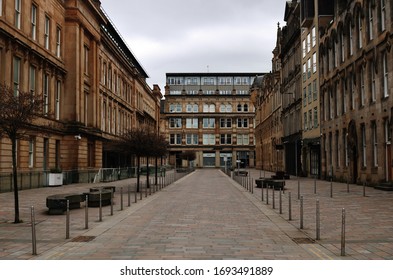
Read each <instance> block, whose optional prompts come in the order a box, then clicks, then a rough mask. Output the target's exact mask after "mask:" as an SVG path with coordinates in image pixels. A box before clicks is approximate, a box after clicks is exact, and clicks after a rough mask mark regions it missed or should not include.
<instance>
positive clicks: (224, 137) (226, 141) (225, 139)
mask: <svg viewBox="0 0 393 280" xmlns="http://www.w3.org/2000/svg"><path fill="white" fill-rule="evenodd" d="M220 144H221V145H231V144H232V135H231V134H221V135H220Z"/></svg>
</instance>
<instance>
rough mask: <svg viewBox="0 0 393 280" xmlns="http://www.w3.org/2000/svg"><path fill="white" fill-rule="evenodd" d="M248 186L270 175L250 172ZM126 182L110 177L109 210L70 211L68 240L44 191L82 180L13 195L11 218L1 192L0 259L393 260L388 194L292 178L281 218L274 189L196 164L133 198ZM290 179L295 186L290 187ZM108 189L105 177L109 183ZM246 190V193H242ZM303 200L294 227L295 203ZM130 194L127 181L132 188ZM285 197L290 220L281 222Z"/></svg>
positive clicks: (78, 188)
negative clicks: (17, 212) (16, 208)
mask: <svg viewBox="0 0 393 280" xmlns="http://www.w3.org/2000/svg"><path fill="white" fill-rule="evenodd" d="M249 171H250V172H249V173H250V178H249V181H247V182H251V181H253V180H254V179H253V178H258V177H259V176H261V175H262V176H263V175H265V176H270V173H268V172H266V173H264V172H260V171H258V170H249ZM134 182H135V179H131V180H125V181H122V182H116V183H115V185H116V186H117V191H116V194H115V206H114V211H113V215H111V213H110V206H106V207H104V208H103V218H102V221H99V219H98V209H97V208H89V229H85V210H84V209H75V210H71V215H70V220H71V225H70V239H65V237H66V231H65V221H66V216H65V215H60V216H53V215H52V216H49V215H47V213H46V212H47V208H46V206H45V198H46V196H47V195H50V194H55V193H64V192H67V193H68V192H84V191H87V190H88V188H89V187H90V186H91V185H71V186H63V187H58V188H45V189H35V190H27V191H21V192H20V197H21V218H22V219H23V220H24V223H22V224H18V225H15V224H13V223H10V222H8V221H12V220H13V194H12V193H5V194H0V259H44V260H48V259H55V260H62V259H64V260H65V259H67V260H80V259H89V260H102V259H105V260H106V259H121V260H126V259H138V260H145V259H153V260H158V259H168V260H170V259H186V260H190V259H197V260H202V259H214V260H220V259H272V260H285V259H291V260H299V259H310V260H312V259H393V215H392V213H393V212H392V211H393V193H389V192H383V191H378V190H375V189H373V188H368V187H367V188H366V196H363V194H364V193H363V187H362V186H355V185H349V190H350V191H349V193H348V192H347V185H346V184H338V183H334V184H333V188H332V189H333V192H332V194H333V195H332V197H331V185H330V182H325V181H316V186H317V188H316V193H314V180H311V179H307V178H301V179H300V180H299V181H298V180H297V179H296V178H291V179H290V180H287V181H286V190H285V193H284V194H283V195H282V196H281V197H282V200H281V201H282V207H281V210H282V211H281V212H282V213H281V214H280V207H279V205H280V204H279V192H275V193H274V194H275V196H274V198H275V209H273V192H272V191H271V190H270V192H269V194H268V195H269V204H267V203H266V195H267V194H266V190H264V201H262V194H261V189H256V188H254V189H253V191H251V185H253V184H246V183H245V181H243V185H244V187H243V186H241V185H240V184H238V183H237V182H235V181H233V180H232V179H231V178H229V177H227V176H226V175H225V174H224V173H223V172H221V171H220V170H216V169H202V170H196V171H195V172H193V173H191V174H189V175H187V176H186V177H184V178H182V179H180V180H178V181H176V182H175V183H173V184H171V185H169V186H167V187H166V188H164V189H162V190H160V191H158V192H156V193H152V195H149V194H148V195H147V197H146V196H145V194H143V196H142V200H140V196H139V194H138V202H137V203H135V201H134V196H133V195H132V196H131V199H130V206H128V196H127V194H126V192H125V191H124V192H125V194H124V195H123V210H121V202H120V197H121V196H120V193H119V188H120V187H121V186H123V187H124V190H126V187H127V186H130V185H131V186H134ZM298 182H299V183H298ZM112 185H113V183H112ZM247 186H248V190H247ZM298 186H300V191H301V196H303V201H304V202H303V204H304V207H303V208H304V210H303V213H304V218H303V229H299V227H300V207H299V204H300V200H298V189H299V188H298ZM132 190H133V187H132ZM289 193H291V203H292V208H291V209H292V219H291V220H290V221H289V213H288V212H289V207H288V203H289ZM317 200H319V203H320V212H321V218H320V219H321V234H320V236H321V239H320V240H315V238H316V230H315V229H316V223H315V220H316V218H315V217H316V215H315V212H316V210H315V208H316V206H315V205H316V201H317ZM31 205H34V207H35V209H36V223H37V225H36V228H37V240H38V241H37V253H38V255H36V256H33V255H32V244H31V227H30V212H31V211H30V206H31ZM343 208H345V210H346V248H345V249H346V250H345V253H346V256H341V255H340V253H341V245H340V244H341V216H342V209H343Z"/></svg>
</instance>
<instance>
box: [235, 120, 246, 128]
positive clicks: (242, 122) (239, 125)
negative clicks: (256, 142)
mask: <svg viewBox="0 0 393 280" xmlns="http://www.w3.org/2000/svg"><path fill="white" fill-rule="evenodd" d="M237 127H238V128H242V127H243V128H247V127H248V119H240V118H239V119H237Z"/></svg>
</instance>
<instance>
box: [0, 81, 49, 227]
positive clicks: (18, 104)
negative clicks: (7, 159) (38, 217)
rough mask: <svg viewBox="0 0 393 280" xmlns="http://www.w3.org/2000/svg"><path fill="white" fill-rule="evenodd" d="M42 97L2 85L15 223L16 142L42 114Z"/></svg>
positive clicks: (0, 119)
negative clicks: (9, 149) (10, 156)
mask: <svg viewBox="0 0 393 280" xmlns="http://www.w3.org/2000/svg"><path fill="white" fill-rule="evenodd" d="M42 103H43V102H42V99H41V97H40V96H36V95H34V94H32V93H31V92H23V91H19V90H18V89H13V88H11V87H9V86H7V85H4V84H3V85H0V134H5V135H6V136H7V137H8V138H9V139H10V141H11V146H12V175H13V184H14V200H15V220H14V222H15V223H19V222H20V219H19V196H18V180H17V178H18V176H17V172H18V169H17V160H16V144H17V140H18V139H22V138H23V137H24V136H25V135H26V134H27V131H29V128H30V130H31V126H32V122H33V121H34V120H35V119H37V118H39V117H40V116H42Z"/></svg>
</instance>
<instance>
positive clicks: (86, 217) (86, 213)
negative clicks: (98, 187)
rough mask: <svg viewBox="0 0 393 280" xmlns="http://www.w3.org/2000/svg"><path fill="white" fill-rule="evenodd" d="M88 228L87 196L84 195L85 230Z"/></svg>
mask: <svg viewBox="0 0 393 280" xmlns="http://www.w3.org/2000/svg"><path fill="white" fill-rule="evenodd" d="M88 228H89V195H86V201H85V229H88Z"/></svg>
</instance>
